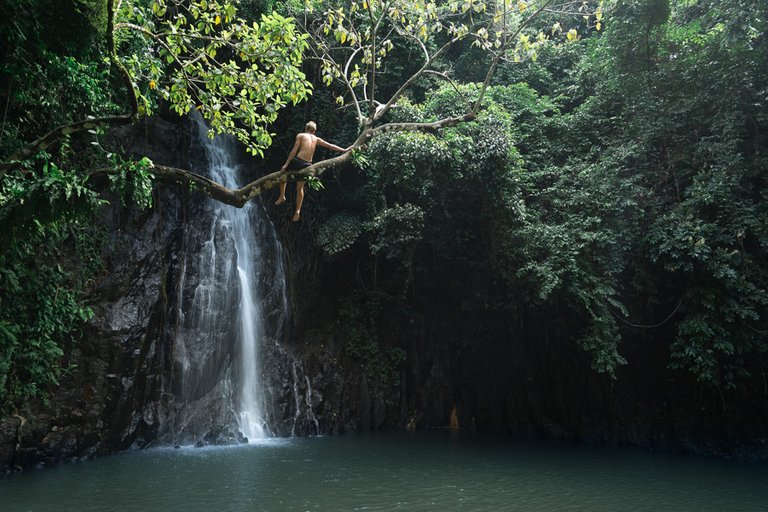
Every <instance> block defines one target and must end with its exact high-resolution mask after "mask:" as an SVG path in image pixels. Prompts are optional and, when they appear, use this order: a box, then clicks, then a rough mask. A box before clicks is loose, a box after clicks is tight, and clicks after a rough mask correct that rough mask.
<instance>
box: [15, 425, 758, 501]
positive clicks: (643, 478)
mask: <svg viewBox="0 0 768 512" xmlns="http://www.w3.org/2000/svg"><path fill="white" fill-rule="evenodd" d="M0 510H2V511H3V512H5V511H14V512H15V511H56V512H60V511H142V512H151V511H168V512H171V511H183V512H194V511H212V512H217V511H271V512H282V511H301V512H304V511H397V510H402V511H408V512H420V511H440V512H451V511H473V512H483V511H489V512H490V511H499V512H502V511H504V512H511V511H526V512H537V511H547V512H553V511H638V512H641V511H654V512H657V511H675V512H683V511H692V512H693V511H696V512H707V511H718V512H723V511H739V512H749V511H761V512H765V511H766V510H768V466H766V465H761V464H746V463H737V462H732V461H723V460H718V459H714V458H708V457H697V456H683V455H661V454H654V453H648V452H644V451H641V450H638V449H633V448H615V447H601V446H589V445H587V446H585V445H576V444H572V443H564V442H522V441H516V440H513V439H510V438H507V437H503V436H491V435H486V434H478V433H473V432H461V433H460V434H459V435H458V436H452V435H451V434H450V433H449V432H447V431H438V432H417V433H416V434H413V435H411V434H405V433H393V434H376V435H359V436H345V437H333V436H328V437H319V438H301V439H298V438H292V439H271V440H270V439H267V440H264V441H263V442H261V443H259V444H255V445H246V446H238V447H224V448H202V449H195V448H182V449H178V450H174V449H171V448H163V449H155V450H148V451H141V452H129V453H124V454H120V455H115V456H112V457H107V458H102V459H97V460H93V461H87V462H81V463H75V464H67V465H64V466H61V467H57V468H53V469H46V470H37V471H27V472H24V473H19V474H13V475H9V476H6V477H0Z"/></svg>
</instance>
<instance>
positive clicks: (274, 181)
mask: <svg viewBox="0 0 768 512" xmlns="http://www.w3.org/2000/svg"><path fill="white" fill-rule="evenodd" d="M474 117H475V116H474V114H471V113H469V114H465V115H463V116H459V117H449V118H445V119H441V120H439V121H434V122H432V123H388V124H384V125H381V126H378V127H376V128H369V129H366V130H364V131H363V133H361V134H360V135H359V136H358V138H357V140H356V141H355V142H354V143H353V144H352V146H351V147H352V149H358V148H363V147H365V146H366V145H367V144H368V143H369V142H370V141H371V140H372V139H373V138H375V137H377V136H379V135H382V134H385V133H389V132H395V131H424V132H436V131H438V130H440V129H442V128H447V127H450V126H456V125H458V124H460V123H463V122H467V121H471V120H472V119H474ZM351 161H352V153H351V151H347V152H345V153H343V154H341V155H339V156H337V157H335V158H329V159H328V160H322V161H320V162H317V163H314V164H312V165H311V166H309V167H306V168H304V169H301V170H296V171H286V172H281V171H277V172H273V173H270V174H267V175H265V176H262V177H261V178H259V179H257V180H254V181H252V182H250V183H248V184H246V185H244V186H243V187H241V188H237V189H234V188H228V187H225V186H224V185H221V184H220V183H217V182H215V181H213V180H211V179H209V178H206V177H205V176H201V175H199V174H196V173H194V172H192V171H188V170H186V169H180V168H177V167H169V166H166V165H159V164H154V163H153V164H150V165H149V166H148V167H147V171H149V172H151V173H152V174H153V175H154V176H155V179H157V180H158V181H163V182H168V183H175V184H178V185H182V186H185V187H188V188H191V189H194V190H197V191H198V192H200V193H202V194H204V195H206V196H208V197H210V198H211V199H214V200H216V201H219V202H221V203H224V204H228V205H230V206H234V207H237V208H242V207H243V206H245V205H246V204H247V203H248V201H251V200H252V199H254V198H256V197H257V196H258V195H260V194H261V193H262V192H265V191H267V190H270V189H272V188H274V187H276V186H278V185H279V184H280V183H286V182H288V181H296V180H301V179H306V178H309V177H318V176H321V175H322V174H323V173H324V172H326V171H329V170H331V169H334V168H337V167H342V166H345V165H348V164H349V163H351ZM116 171H117V169H115V168H109V169H106V168H105V169H99V170H96V171H94V172H93V173H92V174H91V176H95V175H100V174H112V173H114V172H116Z"/></svg>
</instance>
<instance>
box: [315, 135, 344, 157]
mask: <svg viewBox="0 0 768 512" xmlns="http://www.w3.org/2000/svg"><path fill="white" fill-rule="evenodd" d="M317 143H318V144H319V145H320V146H322V147H324V148H328V149H332V150H334V151H338V152H339V153H344V152H345V151H349V148H342V147H339V146H337V145H336V144H331V143H330V142H326V141H324V140H323V139H321V138H320V137H318V138H317ZM350 147H351V146H350Z"/></svg>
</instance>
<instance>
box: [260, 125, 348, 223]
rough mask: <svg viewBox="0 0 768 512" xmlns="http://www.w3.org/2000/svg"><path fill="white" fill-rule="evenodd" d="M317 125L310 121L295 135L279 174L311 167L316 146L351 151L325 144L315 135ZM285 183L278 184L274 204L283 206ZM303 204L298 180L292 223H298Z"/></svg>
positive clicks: (302, 182) (302, 186)
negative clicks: (277, 194)
mask: <svg viewBox="0 0 768 512" xmlns="http://www.w3.org/2000/svg"><path fill="white" fill-rule="evenodd" d="M316 131H317V124H315V122H314V121H310V122H308V123H307V124H306V126H305V127H304V132H303V133H299V134H297V135H296V143H295V144H294V145H293V149H292V150H291V152H290V153H289V154H288V158H287V159H286V161H285V164H284V165H283V166H282V167H281V168H280V171H281V172H286V171H299V170H301V169H306V168H307V167H309V166H310V165H312V157H314V155H315V149H316V148H317V146H322V147H324V148H328V149H332V150H334V151H338V152H339V153H344V152H346V151H349V150H350V149H351V146H350V147H347V148H342V147H339V146H337V145H336V144H331V143H330V142H326V141H324V140H323V139H321V138H320V137H318V136H317V135H315V132H316ZM286 185H287V183H286V182H282V183H280V196H279V197H278V198H277V201H275V204H276V205H278V204H283V203H284V202H285V186H286ZM303 202H304V180H298V181H297V182H296V211H295V212H294V213H293V222H296V221H298V220H299V219H300V218H301V204H302V203H303Z"/></svg>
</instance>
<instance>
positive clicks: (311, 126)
mask: <svg viewBox="0 0 768 512" xmlns="http://www.w3.org/2000/svg"><path fill="white" fill-rule="evenodd" d="M304 131H305V132H308V133H315V132H316V131H317V125H316V124H315V122H314V121H310V122H308V123H307V124H306V126H304Z"/></svg>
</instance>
